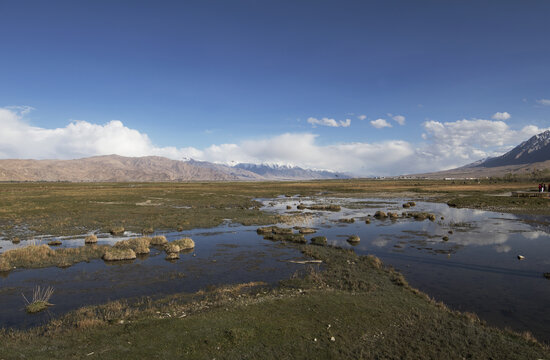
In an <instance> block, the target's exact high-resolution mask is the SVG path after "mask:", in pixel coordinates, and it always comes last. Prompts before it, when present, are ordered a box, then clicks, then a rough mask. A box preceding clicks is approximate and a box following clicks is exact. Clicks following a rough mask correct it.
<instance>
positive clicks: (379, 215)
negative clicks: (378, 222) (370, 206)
mask: <svg viewBox="0 0 550 360" xmlns="http://www.w3.org/2000/svg"><path fill="white" fill-rule="evenodd" d="M374 217H375V218H377V219H385V218H387V217H388V215H387V214H386V213H385V212H383V211H380V210H378V211H377V212H375V213H374Z"/></svg>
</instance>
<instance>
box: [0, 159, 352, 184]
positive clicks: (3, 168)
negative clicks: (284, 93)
mask: <svg viewBox="0 0 550 360" xmlns="http://www.w3.org/2000/svg"><path fill="white" fill-rule="evenodd" d="M347 177H348V176H346V175H345V174H341V173H334V172H330V171H318V170H308V169H302V168H300V167H292V166H277V165H272V166H269V165H255V164H236V165H235V166H228V165H222V164H214V163H210V162H206V161H195V160H188V161H180V160H171V159H167V158H164V157H159V156H145V157H124V156H119V155H105V156H94V157H89V158H83V159H75V160H18V159H8V160H0V181H72V182H83V181H86V182H127V181H144V182H147V181H245V180H248V181H261V180H312V179H335V178H347Z"/></svg>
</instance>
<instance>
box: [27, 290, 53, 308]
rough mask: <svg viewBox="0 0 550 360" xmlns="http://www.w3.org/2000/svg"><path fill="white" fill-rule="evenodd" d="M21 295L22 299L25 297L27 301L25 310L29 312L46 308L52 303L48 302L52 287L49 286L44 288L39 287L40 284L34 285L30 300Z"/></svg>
mask: <svg viewBox="0 0 550 360" xmlns="http://www.w3.org/2000/svg"><path fill="white" fill-rule="evenodd" d="M21 295H23V299H25V302H26V303H27V305H26V306H25V310H27V312H28V313H29V314H34V313H37V312H40V311H42V310H46V308H48V307H49V306H52V305H53V304H50V298H51V297H52V295H53V287H51V286H48V287H47V288H44V289H43V288H41V287H40V285H38V286H36V287H35V288H34V290H33V292H32V301H29V300H28V299H27V298H26V297H25V295H24V294H21Z"/></svg>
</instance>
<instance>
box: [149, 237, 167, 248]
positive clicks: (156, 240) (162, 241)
mask: <svg viewBox="0 0 550 360" xmlns="http://www.w3.org/2000/svg"><path fill="white" fill-rule="evenodd" d="M167 242H168V240H166V236H164V235H158V236H153V238H151V245H154V246H161V245H164V244H166V243H167Z"/></svg>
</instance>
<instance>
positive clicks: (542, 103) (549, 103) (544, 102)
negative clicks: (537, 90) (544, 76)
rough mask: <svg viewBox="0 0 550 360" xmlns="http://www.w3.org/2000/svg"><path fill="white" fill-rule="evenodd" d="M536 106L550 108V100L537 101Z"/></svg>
mask: <svg viewBox="0 0 550 360" xmlns="http://www.w3.org/2000/svg"><path fill="white" fill-rule="evenodd" d="M537 104H540V105H544V106H550V99H539V100H537Z"/></svg>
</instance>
